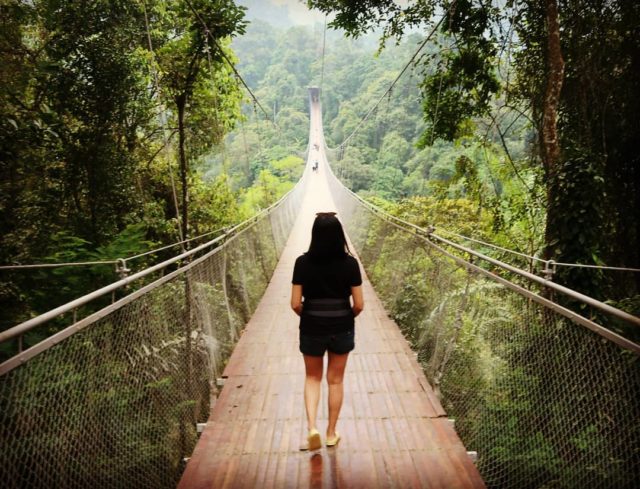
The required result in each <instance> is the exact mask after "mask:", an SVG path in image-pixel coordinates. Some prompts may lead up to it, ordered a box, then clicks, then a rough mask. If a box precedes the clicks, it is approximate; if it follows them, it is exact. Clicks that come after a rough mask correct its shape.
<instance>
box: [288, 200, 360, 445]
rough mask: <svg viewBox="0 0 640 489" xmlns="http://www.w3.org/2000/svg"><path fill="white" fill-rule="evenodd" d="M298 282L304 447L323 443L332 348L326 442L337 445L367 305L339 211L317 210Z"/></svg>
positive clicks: (294, 300) (295, 305) (294, 299)
mask: <svg viewBox="0 0 640 489" xmlns="http://www.w3.org/2000/svg"><path fill="white" fill-rule="evenodd" d="M292 283H293V287H292V291H291V307H292V309H293V310H294V311H295V312H296V314H298V315H299V316H300V351H301V352H302V355H303V357H304V365H305V370H306V378H305V384H304V402H305V407H306V409H307V422H308V427H309V433H308V436H307V444H306V445H305V446H303V447H301V449H303V450H317V449H319V448H320V447H321V446H322V442H321V440H320V433H319V432H318V429H317V427H316V414H317V412H318V402H319V401H320V384H321V382H322V373H323V358H324V353H325V351H327V352H328V357H329V360H328V366H327V384H328V385H329V424H328V426H327V438H326V445H327V446H328V447H331V446H334V445H336V444H337V443H338V442H339V441H340V435H339V434H338V432H337V431H336V423H337V422H338V415H339V414H340V408H341V407H342V398H343V394H344V391H343V385H342V380H343V377H344V370H345V367H346V366H347V358H348V357H349V352H350V351H351V350H353V348H354V346H355V343H354V339H355V328H354V324H355V323H354V318H355V317H356V316H357V315H358V314H360V312H362V308H363V307H364V300H363V297H362V277H361V275H360V266H359V265H358V261H357V260H356V259H355V258H354V257H353V256H352V255H351V252H350V251H349V247H348V245H347V240H346V238H345V235H344V231H343V229H342V225H341V224H340V221H339V220H338V218H337V217H336V215H335V212H320V213H318V214H317V215H316V219H315V221H314V223H313V228H312V230H311V245H310V246H309V251H307V252H306V253H305V254H303V255H301V256H299V257H298V259H297V260H296V264H295V267H294V269H293V280H292ZM350 296H353V306H352V305H351V302H350V301H349V297H350ZM303 297H304V302H302V298H303Z"/></svg>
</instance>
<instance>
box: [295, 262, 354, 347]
mask: <svg viewBox="0 0 640 489" xmlns="http://www.w3.org/2000/svg"><path fill="white" fill-rule="evenodd" d="M291 282H292V283H293V284H295V285H302V296H303V297H304V300H305V301H307V300H309V299H345V300H347V301H348V300H349V296H350V295H351V287H356V286H358V285H362V276H361V275H360V266H359V265H358V261H357V260H356V259H355V258H354V257H352V256H350V255H346V256H345V257H344V258H334V259H329V260H312V259H311V258H310V257H309V255H307V254H304V255H300V256H299V257H298V259H297V260H296V264H295V266H294V267H293V280H292V281H291ZM353 325H354V322H353V313H350V314H349V315H348V316H346V317H312V316H306V315H304V314H303V315H302V316H300V331H301V332H303V333H304V334H310V335H313V334H328V333H337V332H341V331H347V330H349V329H351V328H353Z"/></svg>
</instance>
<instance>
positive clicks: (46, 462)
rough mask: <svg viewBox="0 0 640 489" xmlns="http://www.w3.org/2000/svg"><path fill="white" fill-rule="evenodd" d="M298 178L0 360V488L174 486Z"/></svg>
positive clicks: (267, 268) (282, 239)
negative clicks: (186, 254) (218, 236)
mask: <svg viewBox="0 0 640 489" xmlns="http://www.w3.org/2000/svg"><path fill="white" fill-rule="evenodd" d="M304 182H305V179H304V178H303V179H302V180H301V181H300V183H299V184H298V185H297V186H296V187H295V188H294V189H293V190H292V191H291V192H290V193H289V194H288V195H287V196H285V197H284V198H283V199H282V200H281V201H280V202H278V203H277V204H275V205H274V206H272V207H271V208H270V209H269V210H268V211H267V212H263V213H261V214H260V216H259V218H258V219H256V220H254V221H253V222H251V223H249V224H248V225H246V226H244V227H242V228H241V229H239V230H237V231H236V232H235V233H234V234H232V235H230V236H227V238H226V239H225V240H224V241H223V242H221V243H220V245H219V246H218V247H217V248H215V249H213V250H211V251H209V252H207V253H206V254H204V255H203V256H200V257H199V258H196V259H193V260H192V261H191V262H190V263H188V264H186V265H184V266H182V267H181V268H179V269H177V270H175V271H173V272H171V273H167V274H166V275H165V276H164V277H162V278H160V279H158V280H156V281H154V282H152V283H150V284H147V285H145V286H144V287H142V288H141V289H139V290H137V291H135V292H132V293H130V294H129V295H126V296H125V297H123V298H122V299H120V300H118V301H116V302H115V303H113V304H111V305H109V306H107V307H105V308H104V309H101V310H100V311H98V312H95V313H93V314H91V315H90V316H88V317H86V318H83V319H81V320H80V321H78V322H75V323H74V324H72V325H70V326H69V327H68V328H67V329H66V330H63V331H61V332H58V333H56V334H54V336H53V337H52V338H49V339H48V340H47V341H46V342H43V343H42V344H40V345H36V346H34V347H33V348H32V349H31V351H30V350H26V351H25V352H22V353H21V354H20V355H18V356H17V357H18V358H17V361H16V358H14V359H10V360H8V361H7V362H5V363H4V364H2V365H0V446H1V447H2V448H1V449H0V481H1V482H0V485H1V486H2V487H6V488H12V489H17V488H25V487H29V488H52V487H55V488H87V487H95V488H101V487H110V488H111V487H140V488H144V487H149V488H162V487H167V488H168V487H175V485H176V484H177V482H178V480H179V478H180V476H181V474H182V470H183V466H184V459H185V457H188V456H189V455H190V454H191V453H192V451H193V448H194V446H195V443H196V440H197V433H196V431H197V430H196V425H197V423H198V422H205V421H206V420H207V419H208V417H209V410H210V400H211V397H212V395H215V394H216V379H217V378H218V377H219V376H220V375H221V373H222V370H223V368H224V365H225V362H226V360H227V359H228V357H229V355H230V353H231V351H232V349H233V346H234V345H235V342H236V341H237V339H238V336H239V335H240V332H241V329H242V328H243V326H244V324H245V323H246V322H247V321H248V319H249V317H250V316H251V314H252V312H253V311H254V309H255V307H256V306H257V304H258V302H259V300H260V298H261V297H262V294H263V292H264V290H265V289H266V287H267V285H268V282H269V280H270V278H271V275H272V273H273V270H274V269H275V266H276V264H277V261H278V259H279V256H280V253H281V252H282V250H283V248H284V245H285V243H286V240H287V237H288V235H289V232H290V230H291V227H292V225H293V222H294V220H295V217H296V214H297V211H298V207H299V203H300V199H301V197H302V194H303V192H304ZM45 327H46V325H45ZM21 360H22V361H21Z"/></svg>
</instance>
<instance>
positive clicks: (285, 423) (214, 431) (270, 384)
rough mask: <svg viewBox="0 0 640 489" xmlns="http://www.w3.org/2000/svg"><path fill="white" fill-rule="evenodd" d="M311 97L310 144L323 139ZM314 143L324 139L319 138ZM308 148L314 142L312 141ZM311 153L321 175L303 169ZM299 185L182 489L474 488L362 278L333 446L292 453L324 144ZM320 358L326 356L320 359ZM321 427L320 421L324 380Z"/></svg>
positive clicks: (463, 456) (328, 204)
mask: <svg viewBox="0 0 640 489" xmlns="http://www.w3.org/2000/svg"><path fill="white" fill-rule="evenodd" d="M321 131H322V126H321V121H320V111H319V107H318V106H317V104H312V124H311V129H310V137H311V141H312V142H313V141H318V142H321V141H322V139H321V138H322V136H321ZM320 146H321V147H322V144H320ZM310 148H313V146H312V145H310ZM315 159H319V160H320V168H319V171H318V172H311V171H310V170H309V168H310V167H311V166H312V164H313V162H314V161H315ZM307 168H308V170H307V176H306V178H307V179H308V181H307V187H306V192H305V197H304V200H303V203H302V205H301V208H300V214H299V216H298V219H297V221H296V223H295V225H294V228H293V230H292V233H291V235H290V237H289V240H288V242H287V246H286V248H285V250H284V253H283V254H282V256H281V258H280V261H279V263H278V266H277V269H276V271H275V273H274V275H273V278H272V280H271V282H270V284H269V286H268V288H267V290H266V293H265V294H264V296H263V298H262V300H261V302H260V304H259V305H258V307H257V310H256V312H255V314H254V315H253V317H252V318H251V320H250V321H249V323H248V324H247V326H246V329H245V330H244V332H243V334H242V336H241V337H240V340H239V342H238V344H237V346H236V348H235V350H234V352H233V354H232V356H231V358H230V359H229V363H228V364H227V367H226V369H225V371H224V374H223V376H224V377H225V383H224V387H223V389H222V391H221V393H220V395H219V397H218V399H217V401H216V402H215V404H214V405H213V406H212V409H211V416H210V418H209V421H208V423H207V425H206V428H205V430H204V432H203V433H202V435H201V438H200V440H199V442H198V444H197V446H196V448H195V450H194V453H193V455H192V457H191V459H190V461H189V462H188V464H187V467H186V470H185V473H184V475H183V477H182V480H181V481H180V485H179V487H180V488H184V489H186V488H189V489H193V488H205V487H206V488H214V487H215V488H219V487H229V488H243V487H246V488H249V487H260V488H272V487H273V488H281V487H295V488H298V487H301V488H304V487H318V488H320V487H344V488H358V487H362V488H375V487H400V488H409V487H414V488H443V489H445V488H446V489H452V488H479V487H484V483H483V482H482V479H481V478H480V475H479V473H478V471H477V469H476V467H475V466H474V464H473V463H472V462H471V459H470V458H469V456H468V455H467V452H466V449H465V447H464V446H463V445H462V442H461V441H460V439H459V438H458V436H457V434H456V432H455V430H454V429H453V427H452V425H451V423H450V422H449V420H448V419H447V417H446V415H445V412H444V410H443V408H442V406H441V405H440V403H439V401H438V399H437V398H436V396H435V394H434V392H433V390H432V388H431V387H430V385H429V383H428V382H427V380H426V378H425V376H424V374H423V372H422V370H421V368H420V366H419V365H418V363H417V361H416V359H415V356H414V354H413V352H412V351H411V349H410V348H409V345H408V343H407V342H406V340H405V339H404V337H403V336H402V333H401V332H400V330H399V329H398V326H397V325H396V324H395V323H394V322H393V321H392V320H391V319H389V317H388V316H387V314H386V313H385V310H384V308H383V306H382V303H381V302H380V300H379V299H378V297H377V296H376V293H375V291H374V290H373V288H372V286H371V283H370V282H369V280H368V279H367V277H366V275H364V276H363V279H364V284H363V288H364V297H365V310H364V312H363V313H362V314H361V315H360V316H359V317H358V318H357V319H356V348H355V350H354V351H353V352H352V353H351V355H350V358H349V363H348V365H347V370H346V375H345V381H344V382H345V384H344V385H345V398H344V399H345V400H344V405H343V408H342V412H341V415H340V420H339V422H338V430H339V431H340V433H341V435H342V440H341V442H340V443H339V445H338V446H336V447H334V448H322V449H321V450H318V451H316V452H303V451H300V450H299V447H300V445H301V444H302V443H303V442H304V439H305V435H306V416H305V410H304V403H303V383H304V363H303V360H302V355H301V354H300V352H299V351H298V318H297V316H296V315H295V314H294V313H293V312H292V311H291V309H290V308H289V296H290V290H291V276H292V272H293V265H294V262H295V259H296V257H297V256H298V255H300V254H301V253H303V252H304V251H305V250H306V249H307V248H308V245H309V239H310V236H311V224H312V222H313V218H314V217H315V213H316V212H318V211H329V210H334V209H335V206H334V204H333V201H332V199H331V194H330V192H329V187H328V184H327V181H326V178H325V175H326V159H325V157H324V154H323V151H322V149H320V150H319V151H316V150H315V149H311V150H310V156H309V161H308V162H307ZM325 362H326V359H325ZM322 389H323V390H322V398H321V401H320V403H321V404H320V408H319V413H318V421H319V422H318V428H319V430H320V432H321V433H323V432H324V429H325V428H326V422H327V406H326V399H327V388H326V382H324V383H323V388H322Z"/></svg>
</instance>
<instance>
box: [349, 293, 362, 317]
mask: <svg viewBox="0 0 640 489" xmlns="http://www.w3.org/2000/svg"><path fill="white" fill-rule="evenodd" d="M351 295H352V296H353V308H352V310H353V317H356V316H357V315H358V314H360V313H361V312H362V310H363V309H364V298H363V297H362V285H358V286H356V287H351Z"/></svg>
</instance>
